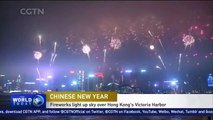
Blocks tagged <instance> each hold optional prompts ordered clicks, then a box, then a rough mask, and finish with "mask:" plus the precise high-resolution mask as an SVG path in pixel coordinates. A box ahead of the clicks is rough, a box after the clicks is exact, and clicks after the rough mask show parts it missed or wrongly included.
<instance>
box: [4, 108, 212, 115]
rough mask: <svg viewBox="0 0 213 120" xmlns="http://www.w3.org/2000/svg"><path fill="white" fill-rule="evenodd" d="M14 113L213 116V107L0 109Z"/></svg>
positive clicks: (5, 112)
mask: <svg viewBox="0 0 213 120" xmlns="http://www.w3.org/2000/svg"><path fill="white" fill-rule="evenodd" d="M13 115H14V116H18V115H21V116H23V115H25V116H28V115H75V116H77V115H140V116H143V115H144V116H147V115H153V116H159V115H163V116H172V115H179V116H180V115H183V116H213V109H0V116H13Z"/></svg>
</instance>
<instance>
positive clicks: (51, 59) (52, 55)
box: [50, 53, 54, 67]
mask: <svg viewBox="0 0 213 120" xmlns="http://www.w3.org/2000/svg"><path fill="white" fill-rule="evenodd" d="M53 57H54V53H52V54H51V58H50V67H51V65H52V61H53Z"/></svg>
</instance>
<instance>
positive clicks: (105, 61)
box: [104, 49, 107, 63]
mask: <svg viewBox="0 0 213 120" xmlns="http://www.w3.org/2000/svg"><path fill="white" fill-rule="evenodd" d="M106 52H107V50H106V49H104V63H106Z"/></svg>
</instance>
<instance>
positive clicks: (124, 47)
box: [0, 1, 213, 76]
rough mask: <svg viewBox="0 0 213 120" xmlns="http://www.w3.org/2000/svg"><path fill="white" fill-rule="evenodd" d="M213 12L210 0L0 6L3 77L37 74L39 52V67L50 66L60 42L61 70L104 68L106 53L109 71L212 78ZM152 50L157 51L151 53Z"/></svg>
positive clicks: (58, 59) (58, 63)
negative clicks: (187, 39)
mask: <svg viewBox="0 0 213 120" xmlns="http://www.w3.org/2000/svg"><path fill="white" fill-rule="evenodd" d="M21 8H43V9H44V10H45V14H44V15H22V14H21V13H20V9H21ZM212 10H213V2H210V1H209V2H208V1H204V2H201V1H194V2H168V1H167V2H163V1H160V2H151V1H150V2H140V1H136V2H131V1H123V2H122V1H119V2H118V1H117V2H113V1H108V2H107V1H99V2H97V1H86V2H85V1H80V2H77V1H73V2H68V1H64V2H56V1H51V2H50V1H45V2H0V73H3V74H6V75H7V74H8V75H10V76H17V74H24V73H25V74H26V73H33V72H35V68H36V66H37V61H36V60H35V59H34V55H33V54H34V51H41V52H42V53H43V57H42V58H41V59H40V66H41V67H48V65H49V62H50V57H51V53H52V52H53V47H54V42H57V45H58V46H57V57H56V59H55V62H54V68H57V69H69V68H72V67H76V66H77V67H79V66H80V67H85V66H86V65H92V66H99V65H102V64H103V49H106V50H107V56H106V64H107V65H109V66H110V65H111V66H114V65H118V66H124V67H128V66H138V67H140V66H142V67H146V68H151V67H153V68H155V66H156V65H158V66H160V68H161V70H162V71H164V72H166V73H168V74H178V73H182V74H184V75H185V74H191V75H193V74H195V73H200V75H201V76H207V75H208V74H209V73H212V72H213V64H212V63H213V29H212V28H213V12H212ZM115 28H116V30H115ZM149 31H150V32H151V35H153V36H151V35H150V33H149ZM39 34H41V35H42V47H41V48H39V41H38V37H37V36H38V35H39ZM186 35H190V36H192V37H193V38H194V40H195V41H194V43H191V44H190V45H187V46H184V42H183V38H184V36H186ZM112 38H116V39H118V40H119V41H120V42H121V46H120V47H119V48H118V49H114V48H113V47H112V46H111V45H110V42H111V41H112ZM159 39H160V40H161V42H162V45H163V46H162V45H161V44H160V42H159ZM85 44H87V45H89V46H90V47H91V52H90V60H89V59H88V57H87V55H86V54H84V53H83V52H82V46H83V45H85ZM150 45H154V46H155V49H154V50H150V49H149V46H150ZM180 53H181V54H182V58H181V67H180V71H179V72H178V70H177V67H178V60H179V54H180ZM158 55H160V56H161V58H162V59H163V61H164V63H165V66H166V69H165V68H164V67H163V65H162V63H161V61H160V60H159V59H158Z"/></svg>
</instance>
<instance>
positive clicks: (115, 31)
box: [114, 26, 118, 34]
mask: <svg viewBox="0 0 213 120" xmlns="http://www.w3.org/2000/svg"><path fill="white" fill-rule="evenodd" d="M117 29H118V27H117V26H116V27H115V28H114V34H116V33H117Z"/></svg>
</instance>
